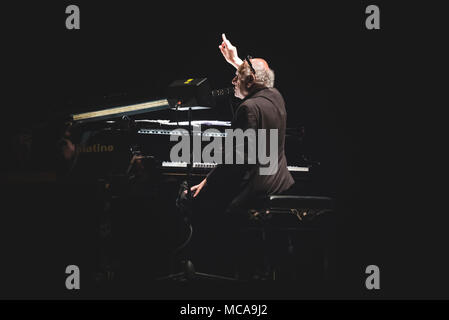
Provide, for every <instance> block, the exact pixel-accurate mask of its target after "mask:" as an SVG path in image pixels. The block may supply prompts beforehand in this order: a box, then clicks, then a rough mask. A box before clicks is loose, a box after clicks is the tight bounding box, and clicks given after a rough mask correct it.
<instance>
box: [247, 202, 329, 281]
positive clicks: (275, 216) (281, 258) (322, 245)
mask: <svg viewBox="0 0 449 320" xmlns="http://www.w3.org/2000/svg"><path fill="white" fill-rule="evenodd" d="M333 211H334V200H333V199H332V198H329V197H321V196H291V195H271V196H268V197H266V198H264V199H262V200H261V201H260V204H259V205H258V206H257V208H251V209H250V210H249V211H248V217H249V219H248V220H247V221H246V222H245V223H244V224H243V225H240V226H239V227H238V230H239V231H238V233H239V237H240V240H241V243H242V247H241V248H240V258H241V259H243V260H244V261H245V262H243V261H242V262H241V264H245V263H246V266H245V267H246V268H248V265H252V266H251V267H250V268H252V270H249V272H250V273H251V274H252V275H251V277H252V278H254V277H256V278H258V279H266V280H269V279H271V280H275V279H282V280H298V279H300V278H301V274H308V275H309V274H310V273H309V271H310V270H312V272H314V273H315V274H317V277H315V278H316V279H319V280H326V279H327V278H328V271H329V270H328V269H329V258H330V255H329V251H330V250H329V249H330V247H331V245H329V242H330V241H329V239H330V238H331V236H332V234H333V232H332V230H333V223H332V219H333V214H332V212H333ZM329 218H330V219H329ZM329 222H330V224H329ZM331 243H332V241H331ZM246 273H248V270H246ZM254 275H255V276H254ZM307 277H309V276H307Z"/></svg>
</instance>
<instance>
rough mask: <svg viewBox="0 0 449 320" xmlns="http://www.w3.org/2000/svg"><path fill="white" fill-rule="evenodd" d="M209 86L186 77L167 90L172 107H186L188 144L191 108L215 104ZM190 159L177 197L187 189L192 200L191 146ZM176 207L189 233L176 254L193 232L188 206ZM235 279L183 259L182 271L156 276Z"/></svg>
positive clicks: (188, 198)
mask: <svg viewBox="0 0 449 320" xmlns="http://www.w3.org/2000/svg"><path fill="white" fill-rule="evenodd" d="M210 92H211V91H210V86H209V82H208V80H207V78H198V79H186V80H176V81H174V82H173V83H172V84H170V86H169V87H168V90H167V98H168V101H169V104H170V106H171V108H172V109H175V110H178V109H179V108H188V127H189V130H188V131H189V140H190V145H191V146H192V145H193V126H192V109H194V108H198V107H200V108H201V107H206V108H207V107H213V106H214V105H215V101H214V99H212V96H211V94H210ZM189 159H190V161H189V163H187V180H186V182H183V184H181V188H180V190H179V194H178V199H179V198H180V196H182V193H183V192H184V190H186V191H187V195H186V198H187V199H186V200H187V201H192V198H193V197H192V193H191V191H190V188H191V186H192V183H191V176H192V167H193V148H190V158H189ZM177 207H178V208H179V209H180V211H181V212H182V214H183V216H184V221H185V222H186V223H188V224H189V228H190V235H189V237H188V239H187V241H186V242H185V243H184V244H182V245H181V246H180V247H179V248H178V249H177V250H175V252H174V253H173V255H176V254H177V252H178V251H179V250H180V249H184V248H185V247H186V246H187V245H188V244H189V242H190V238H191V236H192V234H193V227H192V224H191V221H190V219H189V216H190V210H191V208H190V206H183V205H180V204H178V203H177ZM194 279H198V280H200V279H203V280H236V279H234V278H229V277H225V276H220V275H214V274H207V273H202V272H196V271H195V267H194V265H193V263H192V261H190V260H187V261H184V271H182V272H179V273H172V274H169V275H168V276H164V277H160V278H157V280H180V281H186V280H194Z"/></svg>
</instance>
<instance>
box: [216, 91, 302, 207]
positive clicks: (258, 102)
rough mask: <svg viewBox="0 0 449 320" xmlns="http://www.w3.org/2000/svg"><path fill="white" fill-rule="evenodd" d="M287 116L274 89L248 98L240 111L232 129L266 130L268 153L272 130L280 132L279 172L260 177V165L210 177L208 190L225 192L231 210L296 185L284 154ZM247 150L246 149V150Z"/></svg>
mask: <svg viewBox="0 0 449 320" xmlns="http://www.w3.org/2000/svg"><path fill="white" fill-rule="evenodd" d="M286 123H287V113H286V110H285V102H284V99H283V98H282V95H281V94H280V93H279V91H278V90H277V89H275V88H263V89H260V90H258V91H256V92H254V93H252V94H251V95H249V96H247V97H246V98H245V99H244V100H243V101H242V103H241V104H240V105H239V107H238V108H237V110H236V112H235V115H234V119H233V120H232V128H233V129H237V128H240V129H242V130H246V129H248V128H253V129H255V130H256V132H257V129H267V139H266V150H267V153H268V152H269V150H270V146H269V141H270V139H269V135H268V133H269V129H277V130H278V140H277V147H278V150H277V151H278V154H277V162H278V163H277V164H278V166H277V167H278V169H277V172H275V173H274V174H272V175H261V174H260V171H259V168H260V166H261V164H260V163H259V161H257V163H256V164H254V165H235V164H234V165H226V164H224V165H219V166H217V167H216V168H215V169H214V170H212V171H211V172H210V173H209V175H208V177H207V186H208V187H212V186H213V187H214V188H215V187H217V188H220V189H222V191H221V192H222V194H226V195H228V196H230V197H231V198H232V200H231V207H248V206H251V205H252V204H253V203H254V201H255V199H257V198H258V197H260V196H266V195H271V194H279V193H282V192H283V191H285V190H287V189H288V188H290V187H291V186H292V185H293V184H294V180H293V178H292V176H291V174H290V172H289V171H288V169H287V159H286V157H285V152H284V144H285V130H286ZM245 150H246V149H245Z"/></svg>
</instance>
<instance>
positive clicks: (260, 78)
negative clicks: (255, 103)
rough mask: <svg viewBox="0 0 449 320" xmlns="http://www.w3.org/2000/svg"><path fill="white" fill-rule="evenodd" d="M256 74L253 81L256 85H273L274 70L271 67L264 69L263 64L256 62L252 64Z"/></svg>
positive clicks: (271, 86)
mask: <svg viewBox="0 0 449 320" xmlns="http://www.w3.org/2000/svg"><path fill="white" fill-rule="evenodd" d="M254 70H255V71H256V76H255V80H254V82H255V83H256V84H258V85H261V86H264V87H267V88H273V87H274V71H273V70H272V69H266V68H264V66H263V65H261V64H258V65H255V66H254Z"/></svg>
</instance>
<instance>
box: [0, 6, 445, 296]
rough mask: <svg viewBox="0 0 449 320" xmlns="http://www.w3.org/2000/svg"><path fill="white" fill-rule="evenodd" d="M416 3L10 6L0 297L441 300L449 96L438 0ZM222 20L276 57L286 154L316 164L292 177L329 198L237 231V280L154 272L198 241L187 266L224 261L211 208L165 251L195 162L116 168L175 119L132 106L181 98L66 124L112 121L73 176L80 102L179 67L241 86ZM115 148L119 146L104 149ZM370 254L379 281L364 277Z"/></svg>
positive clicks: (133, 97) (165, 83)
mask: <svg viewBox="0 0 449 320" xmlns="http://www.w3.org/2000/svg"><path fill="white" fill-rule="evenodd" d="M422 3H423V4H422V5H421V6H419V5H411V4H409V3H408V2H406V1H399V2H398V3H397V2H395V4H392V3H389V2H386V1H385V2H384V1H372V2H371V1H361V2H360V1H359V2H356V3H349V1H348V2H344V1H308V2H285V3H284V2H279V1H278V2H275V3H271V4H270V3H267V4H259V3H257V4H256V3H254V4H249V3H245V4H240V3H239V4H238V6H237V7H236V8H235V9H234V8H230V7H228V5H227V4H225V3H221V2H213V3H212V2H207V3H204V4H200V3H197V2H195V3H193V2H187V3H186V2H183V3H182V4H177V3H174V2H173V3H166V4H162V3H156V2H151V3H148V4H146V5H145V4H143V3H142V2H137V1H135V2H129V1H128V2H118V3H111V2H106V1H95V3H94V1H76V3H69V2H67V1H59V3H57V4H49V3H45V4H44V3H36V2H30V3H26V2H20V3H17V4H7V5H5V6H3V7H2V8H3V10H2V11H3V12H4V16H3V17H2V19H1V21H2V25H4V26H3V27H2V48H3V50H2V57H3V59H2V60H3V68H2V77H3V78H4V80H5V81H3V84H2V87H3V90H2V98H3V103H2V111H3V113H2V119H3V121H2V125H1V130H2V134H1V138H0V139H1V143H2V157H1V164H2V165H1V172H0V177H1V179H0V183H1V186H2V205H1V218H0V248H1V250H0V252H1V262H0V298H1V299H90V298H100V299H102V298H106V299H108V298H114V299H115V298H119V299H121V298H123V299H230V300H233V299H234V300H235V299H323V298H324V299H428V298H437V299H441V298H446V299H447V298H448V296H449V290H448V286H449V281H448V276H447V274H448V272H447V270H449V263H448V261H447V243H448V240H449V239H448V236H447V231H446V226H447V220H448V219H447V212H446V211H447V210H446V209H445V207H444V206H441V204H442V202H443V201H442V200H441V199H445V195H443V190H446V187H444V182H445V179H444V178H443V172H444V171H443V170H440V169H439V166H438V164H440V163H442V160H441V159H442V157H440V156H439V153H440V152H441V150H443V149H445V147H444V146H445V141H438V139H440V140H441V139H442V138H443V137H444V135H443V132H444V130H443V128H444V124H443V123H442V122H443V121H444V120H443V119H444V118H443V117H441V116H439V115H438V114H437V111H439V110H441V109H442V107H443V106H444V104H443V103H442V102H441V101H439V100H438V94H441V93H442V92H445V90H446V91H447V89H446V88H444V86H443V83H444V82H440V83H439V84H437V83H436V78H437V77H436V76H435V74H436V73H442V71H441V70H442V64H440V63H439V58H442V57H444V54H443V52H444V51H443V49H442V48H441V45H440V44H439V43H442V42H443V41H444V40H443V39H444V37H443V35H442V33H443V32H442V26H441V25H440V24H441V23H440V21H442V20H441V19H437V17H435V18H433V17H434V15H437V14H439V12H441V10H439V9H437V8H436V7H432V6H431V5H430V4H428V2H426V4H424V2H422ZM71 4H76V5H77V6H78V7H79V9H80V29H79V30H77V29H72V30H68V29H67V28H66V24H65V22H66V18H67V17H68V14H67V13H65V10H66V7H67V6H68V5H71ZM371 4H374V5H377V6H378V7H379V8H380V12H381V13H380V14H381V20H380V21H381V22H380V26H381V27H380V29H379V30H368V29H367V28H366V26H365V20H366V18H367V16H368V14H366V13H365V8H366V7H367V6H369V5H371ZM424 21H425V23H424ZM222 33H226V36H227V37H228V39H229V40H230V41H232V44H233V45H235V46H236V47H237V48H238V53H239V55H240V57H241V58H243V57H245V56H246V55H252V56H253V57H256V58H257V57H260V58H264V59H266V61H267V62H268V63H269V65H270V68H272V69H273V70H274V72H275V87H276V88H277V89H278V90H279V92H280V93H281V94H282V96H283V97H284V100H285V105H286V110H287V114H288V116H287V128H288V130H287V134H288V137H287V138H286V156H287V161H288V163H289V165H292V166H298V167H301V168H302V167H307V168H312V169H311V170H312V171H311V172H312V174H311V175H310V176H307V178H306V179H304V178H303V176H304V175H302V174H299V175H298V176H300V177H299V178H298V180H296V184H295V186H296V189H295V192H296V193H295V194H296V195H299V196H317V197H325V198H330V199H332V210H330V212H327V213H326V214H323V215H322V216H317V217H316V219H310V221H309V220H308V219H304V220H301V221H300V223H299V224H300V227H301V228H302V227H304V228H303V229H301V228H300V229H299V230H296V229H295V230H293V231H289V232H290V233H286V231H282V230H283V229H282V230H281V229H275V231H274V232H273V233H271V236H272V237H268V240H267V241H268V242H264V244H262V242H260V241H259V240H260V239H261V237H262V233H261V230H262V229H260V228H259V229H256V231H254V230H253V229H245V230H246V232H244V233H240V234H239V237H241V238H238V239H240V240H239V241H241V242H238V245H237V247H238V248H239V254H240V256H238V258H237V260H238V261H240V263H241V264H243V265H244V266H245V267H246V269H245V270H246V272H247V274H246V278H244V280H239V281H225V280H221V281H220V280H219V281H212V280H205V279H202V280H203V281H198V279H190V278H189V277H187V279H184V280H185V281H174V280H157V279H158V278H160V277H164V276H166V275H168V274H170V273H172V272H175V273H176V272H182V271H183V270H184V268H183V265H182V264H181V261H186V260H189V259H191V260H192V261H193V263H194V265H195V270H196V271H198V272H204V273H211V274H220V275H224V276H227V277H233V276H235V269H233V267H232V266H230V262H229V261H230V260H229V259H228V254H229V252H228V251H227V250H229V249H227V248H222V247H220V245H218V244H217V243H216V242H214V241H213V238H214V237H215V238H220V237H221V235H222V234H226V235H228V236H229V235H230V234H233V233H232V232H234V231H231V229H229V232H228V231H227V229H226V228H229V226H228V224H226V223H221V222H219V221H218V222H217V219H221V217H220V216H217V217H215V218H213V219H210V218H209V219H210V220H214V221H212V222H210V224H208V222H205V223H203V224H202V223H195V222H193V230H194V231H193V235H192V241H190V242H189V244H188V245H187V247H186V248H185V249H184V250H182V252H180V253H178V254H177V255H176V256H175V257H173V255H172V253H173V252H174V251H175V250H176V248H178V247H179V246H181V245H182V244H183V243H184V242H185V241H186V239H187V238H189V234H190V231H189V226H188V224H186V219H185V216H184V215H183V214H182V213H180V212H179V208H177V207H176V198H177V196H178V190H179V185H180V182H181V181H183V180H185V178H186V173H187V168H184V169H182V168H181V169H178V171H177V173H179V174H178V175H170V176H167V175H164V174H163V173H161V172H160V171H157V170H155V169H154V170H153V169H148V170H147V171H145V170H144V173H143V174H142V175H139V174H141V173H142V172H140V173H136V172H135V171H132V170H131V171H130V172H131V173H130V172H127V169H128V167H129V163H130V160H131V158H132V155H133V153H132V151H133V150H134V151H136V150H138V151H140V153H139V154H143V155H145V156H152V155H156V154H157V155H158V157H162V158H164V157H165V158H164V160H167V159H168V154H169V147H170V142H169V140H168V136H164V137H162V138H161V137H153V136H150V135H147V136H145V135H137V134H135V133H136V131H135V130H137V129H136V127H138V126H139V125H141V124H142V123H144V122H142V121H141V120H149V119H150V120H156V119H172V120H173V119H175V117H176V120H178V121H187V120H188V119H187V112H182V113H181V112H177V111H174V110H171V109H166V110H157V111H152V112H142V113H137V114H132V115H129V116H128V117H127V118H126V119H122V120H120V117H113V116H111V117H110V118H108V119H102V120H101V121H97V122H95V121H94V122H90V123H88V125H86V126H79V127H76V128H75V129H74V130H73V132H72V135H73V137H75V138H74V139H75V140H76V139H78V140H77V141H78V143H80V141H81V140H82V138H81V137H82V134H83V132H86V131H95V130H97V129H98V128H99V127H102V126H103V127H105V126H106V125H109V124H107V123H106V121H107V120H110V121H112V120H115V121H116V123H115V124H114V126H116V127H114V129H113V130H110V131H107V132H106V133H104V135H98V136H96V138H95V139H96V140H95V139H93V140H92V142H91V149H89V150H88V149H86V148H85V149H83V150H82V153H83V156H84V158H82V160H80V163H79V164H78V166H77V167H76V169H75V171H73V172H74V173H73V172H72V174H71V176H70V178H67V172H68V171H69V167H70V165H69V164H67V162H64V160H63V157H62V154H61V145H60V143H61V137H63V135H64V132H65V130H66V129H67V123H68V120H69V119H70V116H71V115H73V114H79V113H83V112H88V111H97V110H102V109H107V108H112V107H118V106H129V105H133V104H138V103H144V102H148V101H156V100H159V99H165V98H167V88H168V87H169V85H170V84H171V83H172V82H173V81H175V80H180V79H181V80H182V79H201V78H207V80H208V84H209V85H210V89H211V90H212V89H219V88H228V87H232V85H231V80H232V79H233V77H234V76H235V69H234V68H233V67H232V66H231V65H230V64H228V63H227V62H226V61H225V59H224V58H223V56H222V54H221V53H220V50H219V48H218V46H219V45H220V43H221V42H222V36H221V35H222ZM446 82H447V81H446ZM230 103H232V104H233V106H234V108H235V106H236V105H237V103H238V101H237V99H236V98H233V97H232V95H230V96H220V97H217V98H216V99H215V106H214V107H213V108H211V109H206V110H200V111H193V112H192V118H193V120H208V121H211V120H218V121H221V122H225V121H231V119H232V111H231V107H230ZM234 111H235V109H234ZM178 117H180V118H178ZM136 120H138V121H137V122H136ZM139 120H140V122H139ZM173 121H175V120H173ZM136 123H137V124H136ZM130 124H131V128H129V125H130ZM111 126H112V125H111ZM117 128H119V129H117ZM139 128H140V127H139ZM142 128H143V127H142ZM115 129H117V130H115ZM133 130H134V131H133ZM130 132H133V134H128V133H130ZM75 144H76V143H75ZM108 147H109V148H110V151H111V154H112V150H113V149H114V151H113V152H114V155H115V154H118V156H114V158H113V160H111V159H112V158H111V157H110V154H109V153H108V149H107V148H108ZM94 148H95V150H94ZM102 148H103V149H102ZM130 148H134V149H133V150H131V149H130ZM151 161H152V160H151V159H147V160H146V162H145V165H146V168H152V166H153V164H152V162H151ZM133 168H134V169H135V167H133ZM134 169H133V170H134ZM133 174H134V175H135V176H133V178H132V179H130V175H133ZM203 177H204V174H203V175H194V176H193V178H192V182H193V183H194V184H196V183H198V182H200V181H201V180H202V178H203ZM438 180H441V181H440V182H441V183H442V185H443V186H442V187H441V188H437V187H436V183H435V182H436V181H438ZM326 208H327V207H326ZM317 210H318V209H317ZM308 212H309V211H308ZM312 213H313V211H312ZM193 214H194V213H193ZM303 218H304V217H303ZM297 222H298V221H296V220H295V222H293V223H297ZM297 224H298V223H297ZM259 227H260V225H259ZM248 230H249V231H248ZM251 230H253V231H251ZM209 240H210V241H209ZM234 240H235V239H234ZM258 241H259V242H258ZM264 245H268V246H269V247H270V249H266V248H265V247H263V246H264ZM245 250H246V251H245ZM264 250H271V251H270V252H271V253H270V254H272V255H274V256H276V257H277V258H276V259H278V260H277V261H280V262H279V268H278V269H276V268H274V269H276V270H277V271H273V270H270V271H267V272H265V273H264V271H261V270H260V268H259V267H260V266H261V263H262V264H263V262H260V261H262V260H263V259H264V254H265V253H266V251H264ZM234 253H235V252H234ZM324 255H325V258H324ZM287 258H288V259H287ZM261 259H262V260H261ZM286 259H287V260H286ZM289 259H290V260H289ZM323 259H324V260H323ZM323 261H326V262H323ZM323 263H324V265H323ZM69 265H76V266H77V267H79V270H80V277H81V278H80V279H81V280H80V289H79V290H76V289H74V290H68V289H67V287H66V279H67V277H68V276H69V273H66V267H67V266H69ZM372 265H374V266H377V267H378V271H379V274H380V288H379V289H376V288H374V289H371V290H370V289H368V288H367V286H366V281H368V280H367V278H369V276H370V272H367V267H368V266H372ZM249 266H252V267H249ZM257 266H258V267H257ZM258 268H259V269H258ZM256 269H257V271H256ZM279 270H280V271H279ZM184 278H185V277H184ZM368 282H369V281H368Z"/></svg>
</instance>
